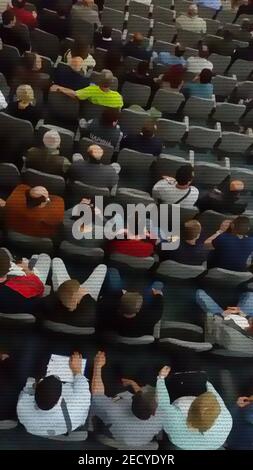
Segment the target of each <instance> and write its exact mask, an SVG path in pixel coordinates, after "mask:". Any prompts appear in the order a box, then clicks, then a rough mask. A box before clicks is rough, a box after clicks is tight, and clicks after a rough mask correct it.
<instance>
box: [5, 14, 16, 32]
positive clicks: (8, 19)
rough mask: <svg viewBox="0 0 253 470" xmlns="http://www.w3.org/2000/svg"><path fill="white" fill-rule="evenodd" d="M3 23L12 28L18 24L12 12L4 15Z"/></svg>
mask: <svg viewBox="0 0 253 470" xmlns="http://www.w3.org/2000/svg"><path fill="white" fill-rule="evenodd" d="M2 22H3V25H4V26H8V27H9V28H12V27H13V26H15V24H16V16H15V15H14V13H13V11H12V10H5V11H4V12H3V13H2Z"/></svg>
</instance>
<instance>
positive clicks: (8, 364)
mask: <svg viewBox="0 0 253 470" xmlns="http://www.w3.org/2000/svg"><path fill="white" fill-rule="evenodd" d="M13 372H14V371H13V364H12V361H11V359H10V356H9V354H6V353H4V352H0V381H1V388H0V423H1V421H3V420H12V419H13V420H16V407H17V401H18V395H19V391H18V387H17V386H16V383H15V382H16V378H15V375H14V376H13ZM15 372H16V371H15Z"/></svg>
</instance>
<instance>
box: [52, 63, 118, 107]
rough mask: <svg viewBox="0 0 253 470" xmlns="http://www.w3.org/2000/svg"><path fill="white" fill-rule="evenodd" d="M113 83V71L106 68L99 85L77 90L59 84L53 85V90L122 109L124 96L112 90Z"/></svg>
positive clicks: (93, 102)
mask: <svg viewBox="0 0 253 470" xmlns="http://www.w3.org/2000/svg"><path fill="white" fill-rule="evenodd" d="M112 83H113V74H112V72H111V71H110V70H106V69H104V70H102V72H101V74H100V77H99V85H90V86H88V87H86V88H83V89H81V90H77V91H74V90H71V89H70V88H64V87H61V86H59V85H53V86H52V87H51V91H60V92H61V93H64V94H65V95H67V96H70V97H71V98H77V99H79V100H81V101H83V100H88V101H90V103H92V104H96V105H99V106H105V107H107V108H117V109H121V108H122V106H123V98H122V96H121V95H120V94H119V93H118V92H117V91H113V90H111V86H112Z"/></svg>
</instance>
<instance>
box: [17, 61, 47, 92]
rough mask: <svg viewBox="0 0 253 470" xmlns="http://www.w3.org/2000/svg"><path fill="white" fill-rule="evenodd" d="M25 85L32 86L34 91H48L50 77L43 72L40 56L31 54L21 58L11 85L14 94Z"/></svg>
mask: <svg viewBox="0 0 253 470" xmlns="http://www.w3.org/2000/svg"><path fill="white" fill-rule="evenodd" d="M24 83H25V84H26V85H31V87H32V88H33V89H34V90H36V89H40V90H44V91H47V90H48V87H49V85H50V77H49V75H48V74H45V73H43V72H42V59H41V57H40V55H39V54H36V53H29V54H24V56H23V57H21V59H20V62H19V63H18V64H17V67H16V69H15V71H14V73H13V79H12V81H11V84H10V85H11V91H12V93H15V91H16V89H17V87H18V86H19V85H23V84H24Z"/></svg>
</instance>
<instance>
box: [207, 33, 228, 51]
mask: <svg viewBox="0 0 253 470" xmlns="http://www.w3.org/2000/svg"><path fill="white" fill-rule="evenodd" d="M222 36H223V41H221V40H220V37H219V38H217V37H216V36H210V37H209V39H208V40H207V43H208V48H209V51H210V54H219V55H224V56H231V55H232V54H233V53H234V50H235V43H234V41H233V34H232V31H229V30H228V29H224V31H223V34H222Z"/></svg>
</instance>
